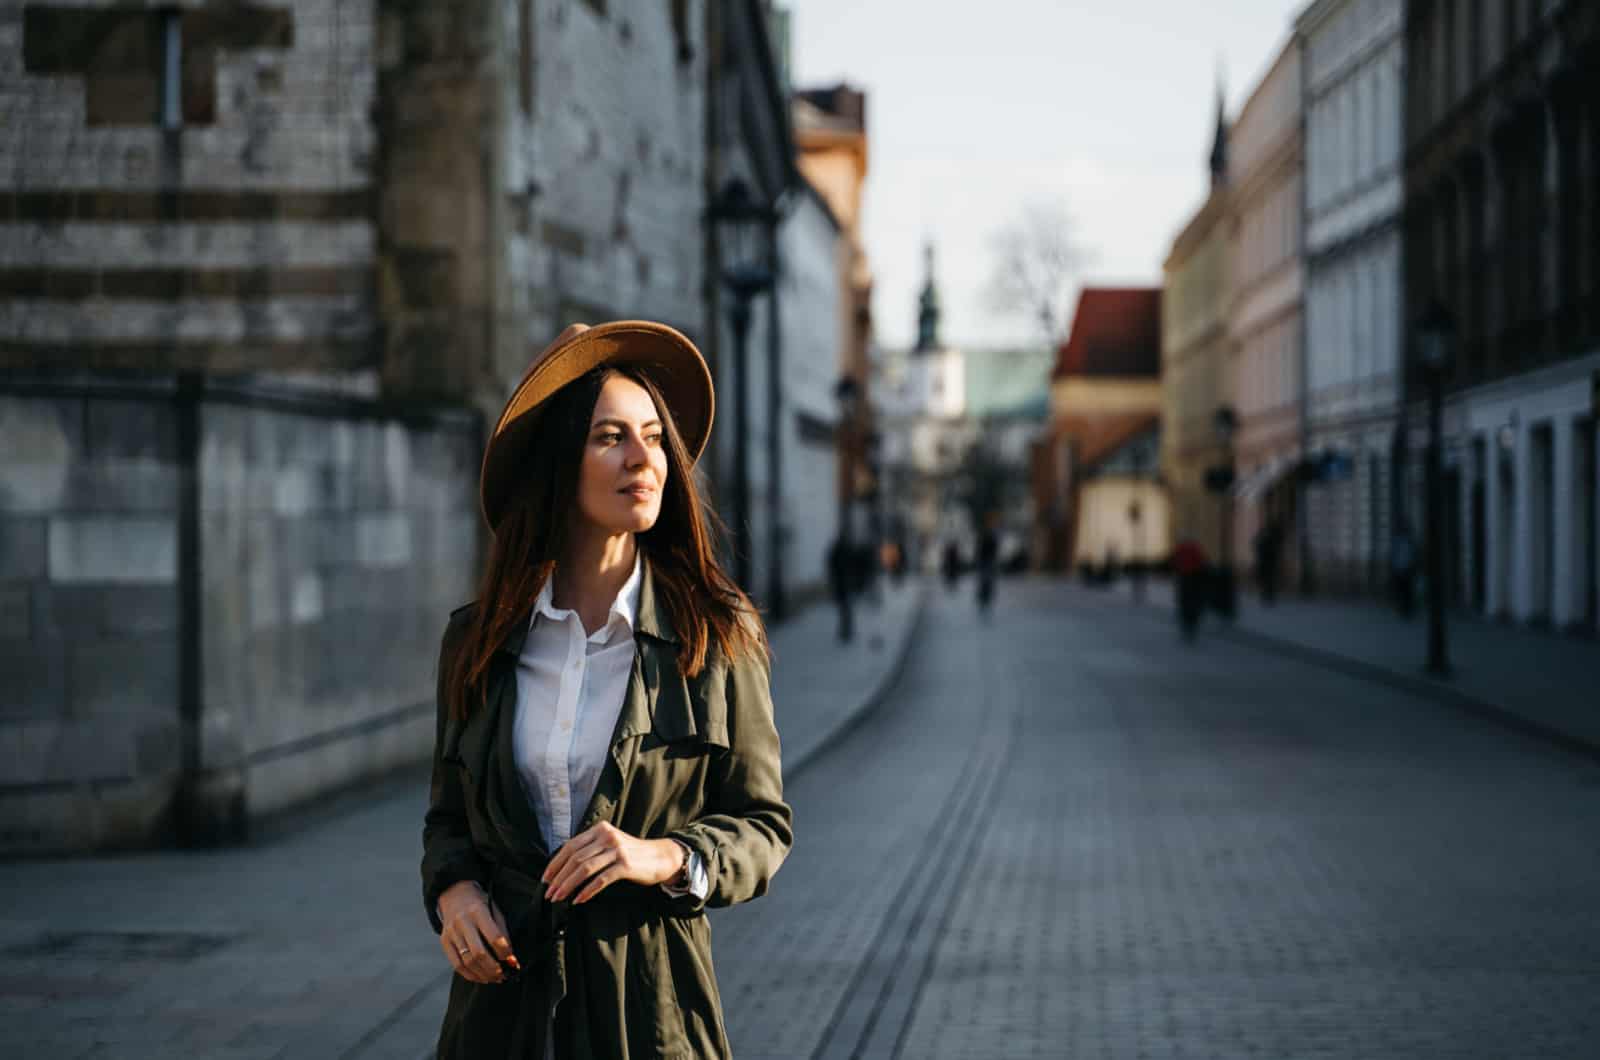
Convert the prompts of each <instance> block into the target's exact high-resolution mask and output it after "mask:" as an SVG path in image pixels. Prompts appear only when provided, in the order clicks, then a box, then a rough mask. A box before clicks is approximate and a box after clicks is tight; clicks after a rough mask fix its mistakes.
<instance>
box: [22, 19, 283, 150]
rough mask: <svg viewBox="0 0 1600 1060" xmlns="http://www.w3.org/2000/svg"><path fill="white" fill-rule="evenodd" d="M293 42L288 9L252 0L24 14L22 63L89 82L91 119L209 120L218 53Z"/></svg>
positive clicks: (37, 71)
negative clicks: (215, 4)
mask: <svg viewBox="0 0 1600 1060" xmlns="http://www.w3.org/2000/svg"><path fill="white" fill-rule="evenodd" d="M293 40H294V21H293V15H292V13H291V12H290V11H289V10H287V9H285V8H281V7H265V6H261V5H257V4H249V3H237V4H229V5H228V6H227V8H226V9H221V8H218V9H212V8H186V9H179V8H175V7H169V8H148V9H147V8H132V7H113V8H91V7H82V6H65V5H62V6H57V5H53V4H28V5H26V6H25V7H23V10H22V58H23V69H24V70H25V71H26V72H27V73H30V74H33V75H36V76H45V77H51V76H54V77H73V76H75V77H79V78H82V80H83V83H84V117H85V121H86V123H87V124H89V125H155V126H157V127H159V128H163V129H178V128H181V127H183V126H185V125H209V124H211V123H212V122H213V121H215V120H216V80H217V78H216V69H217V65H216V60H217V52H218V50H220V49H224V48H226V49H229V50H243V49H255V48H288V47H289V46H290V45H291V44H292V43H293Z"/></svg>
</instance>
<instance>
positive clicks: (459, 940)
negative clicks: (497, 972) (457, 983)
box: [439, 923, 484, 983]
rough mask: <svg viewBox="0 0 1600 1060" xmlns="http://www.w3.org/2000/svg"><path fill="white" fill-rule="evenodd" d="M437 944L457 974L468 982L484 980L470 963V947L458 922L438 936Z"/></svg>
mask: <svg viewBox="0 0 1600 1060" xmlns="http://www.w3.org/2000/svg"><path fill="white" fill-rule="evenodd" d="M439 945H440V946H441V947H443V949H444V953H445V956H446V957H447V958H448V959H449V961H450V967H452V968H454V969H455V972H456V974H457V975H459V976H460V977H461V978H463V979H465V980H466V981H467V982H469V983H481V982H483V981H484V980H483V976H482V974H481V973H480V972H479V971H478V970H477V969H476V968H474V967H473V965H472V947H471V945H470V944H469V943H468V942H467V939H466V935H465V933H463V932H462V930H461V925H460V924H459V923H458V924H457V925H456V927H455V928H454V929H453V930H448V931H446V932H444V933H443V934H441V935H440V936H439Z"/></svg>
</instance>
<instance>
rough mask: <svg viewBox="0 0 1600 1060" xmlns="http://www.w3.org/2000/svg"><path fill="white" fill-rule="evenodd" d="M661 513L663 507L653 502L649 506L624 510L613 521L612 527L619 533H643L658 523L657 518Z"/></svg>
mask: <svg viewBox="0 0 1600 1060" xmlns="http://www.w3.org/2000/svg"><path fill="white" fill-rule="evenodd" d="M660 515H661V509H660V507H658V506H657V505H653V504H652V505H650V506H649V507H648V508H647V507H645V506H644V505H640V506H639V507H638V508H636V509H634V510H633V511H628V512H622V513H621V514H620V515H618V517H617V518H616V520H615V521H614V522H613V523H612V528H613V531H614V532H615V533H619V534H621V533H627V534H642V533H644V532H645V531H646V530H648V529H650V528H651V527H652V526H654V525H656V519H657V518H658V517H659V516H660Z"/></svg>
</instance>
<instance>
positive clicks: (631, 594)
mask: <svg viewBox="0 0 1600 1060" xmlns="http://www.w3.org/2000/svg"><path fill="white" fill-rule="evenodd" d="M643 553H644V550H643V549H641V548H639V547H638V546H637V545H635V546H634V550H633V570H632V571H631V572H629V574H628V580H627V581H625V582H623V583H622V588H621V589H619V590H618V591H617V598H616V599H615V600H613V601H611V613H610V614H609V615H608V616H607V618H606V625H608V626H609V625H610V624H611V622H612V621H613V620H615V619H619V618H620V619H621V620H622V621H623V623H624V624H626V625H627V627H628V631H629V632H632V631H633V630H634V629H635V628H636V626H637V623H638V617H639V591H640V588H641V585H642V583H643V581H644V578H643V562H644V561H643ZM570 614H572V612H571V611H570V610H568V609H564V608H557V607H556V605H555V576H554V575H552V576H551V577H549V578H546V579H545V581H544V586H543V587H542V588H540V590H539V598H538V599H537V600H536V601H534V605H533V617H532V618H531V619H529V620H528V624H529V625H530V626H531V625H533V623H534V622H535V621H537V620H538V617H539V616H540V615H544V616H545V617H546V618H553V619H555V620H556V621H557V622H559V621H561V620H562V619H563V618H565V617H566V616H567V615H570Z"/></svg>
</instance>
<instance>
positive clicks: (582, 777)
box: [512, 550, 710, 897]
mask: <svg viewBox="0 0 1600 1060" xmlns="http://www.w3.org/2000/svg"><path fill="white" fill-rule="evenodd" d="M642 563H643V561H642V559H641V557H640V556H639V554H638V552H637V550H636V551H635V554H634V559H633V573H631V574H630V575H629V576H628V580H627V581H626V582H625V583H624V584H623V586H622V590H621V591H620V592H618V593H617V598H616V599H615V600H614V601H612V604H611V611H610V614H609V615H608V616H607V619H606V624H605V625H604V626H602V627H601V628H600V629H598V630H596V631H595V632H593V633H589V634H585V632H584V629H583V620H582V619H581V618H579V616H578V613H577V612H576V611H573V610H570V609H567V608H558V607H556V606H555V604H554V593H553V590H552V588H551V582H552V581H554V579H553V578H551V579H547V580H546V581H545V584H544V588H543V589H541V590H540V591H539V599H538V600H537V601H536V602H535V604H534V607H533V618H532V619H531V623H532V625H531V627H530V628H529V630H528V636H527V639H526V640H524V641H523V645H522V653H521V654H520V655H519V656H518V658H517V707H516V715H515V721H514V724H513V728H512V738H513V756H514V761H515V762H516V764H517V772H518V774H519V775H520V776H521V778H522V784H523V788H524V789H525V790H526V791H527V794H528V798H529V800H530V801H531V802H532V803H533V807H534V811H535V813H536V814H537V816H538V818H539V827H540V828H541V829H542V830H543V831H544V840H545V849H547V850H549V851H550V852H551V853H554V852H555V851H556V850H558V849H559V848H560V847H561V844H563V843H565V842H566V841H567V840H569V839H571V838H572V835H573V833H574V832H575V831H576V830H577V828H578V825H579V823H580V822H581V821H582V819H583V814H584V811H585V810H587V809H588V807H589V800H590V799H591V798H592V797H593V796H594V789H595V787H596V785H598V784H599V782H600V774H601V772H602V771H603V770H604V769H605V766H606V762H607V760H608V759H609V757H610V754H611V737H612V734H613V732H614V731H615V730H616V727H617V715H618V714H620V713H621V712H622V701H623V698H624V697H625V696H626V695H627V692H628V678H629V676H630V675H631V674H632V672H633V655H634V643H633V630H634V626H635V623H636V621H637V618H638V613H639V589H640V583H641V580H642V576H643V575H642V571H643V567H642ZM687 868H688V880H689V887H688V888H687V889H686V890H681V891H680V890H676V889H673V888H668V890H669V891H670V892H671V893H674V894H683V893H693V894H694V895H696V896H697V897H704V896H705V895H706V894H707V893H709V891H710V887H709V883H710V881H709V880H708V879H707V877H706V872H705V866H704V865H703V864H702V863H701V860H700V857H699V855H697V854H695V853H694V852H693V851H689V852H688V865H687Z"/></svg>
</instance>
